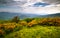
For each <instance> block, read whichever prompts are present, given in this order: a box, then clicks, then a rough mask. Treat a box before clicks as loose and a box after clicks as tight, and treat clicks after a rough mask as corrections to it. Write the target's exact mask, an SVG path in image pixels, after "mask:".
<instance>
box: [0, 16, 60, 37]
mask: <svg viewBox="0 0 60 38" xmlns="http://www.w3.org/2000/svg"><path fill="white" fill-rule="evenodd" d="M0 38H60V17H53V18H51V17H48V18H26V19H22V20H21V19H20V18H19V17H18V16H15V17H13V18H12V19H10V20H0Z"/></svg>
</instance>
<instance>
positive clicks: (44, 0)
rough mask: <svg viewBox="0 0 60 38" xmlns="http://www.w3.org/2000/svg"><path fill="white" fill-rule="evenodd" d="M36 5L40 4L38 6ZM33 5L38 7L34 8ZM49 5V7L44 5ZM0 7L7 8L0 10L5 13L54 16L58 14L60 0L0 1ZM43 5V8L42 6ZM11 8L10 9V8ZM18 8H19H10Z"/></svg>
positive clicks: (59, 11)
mask: <svg viewBox="0 0 60 38" xmlns="http://www.w3.org/2000/svg"><path fill="white" fill-rule="evenodd" d="M36 3H40V4H39V5H38V4H36ZM34 4H36V5H38V6H37V7H34ZM45 4H49V5H45ZM0 5H3V6H5V7H7V6H9V8H8V9H7V8H0V12H1V11H5V12H7V11H8V12H23V13H31V14H54V13H60V0H0ZM44 5H45V6H44ZM10 7H11V8H10ZM12 7H14V8H15V7H19V8H16V9H14V8H12Z"/></svg>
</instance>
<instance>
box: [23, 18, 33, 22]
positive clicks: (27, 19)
mask: <svg viewBox="0 0 60 38" xmlns="http://www.w3.org/2000/svg"><path fill="white" fill-rule="evenodd" d="M32 20H34V18H26V19H24V21H26V22H27V23H28V22H31V21H32Z"/></svg>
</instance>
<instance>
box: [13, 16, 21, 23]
mask: <svg viewBox="0 0 60 38" xmlns="http://www.w3.org/2000/svg"><path fill="white" fill-rule="evenodd" d="M19 20H20V19H19V17H18V16H15V17H14V18H13V19H12V22H16V23H18V22H19Z"/></svg>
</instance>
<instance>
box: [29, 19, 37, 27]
mask: <svg viewBox="0 0 60 38" xmlns="http://www.w3.org/2000/svg"><path fill="white" fill-rule="evenodd" d="M36 24H37V21H36V20H32V21H31V22H29V23H28V26H30V27H31V26H34V25H36Z"/></svg>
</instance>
